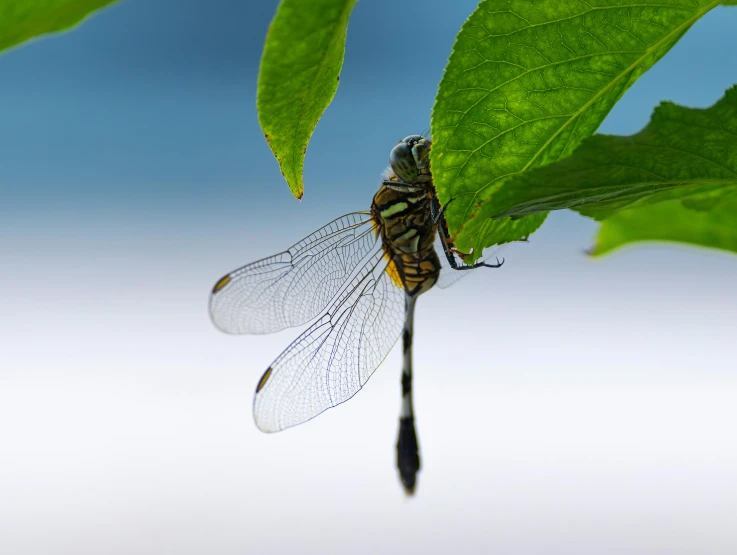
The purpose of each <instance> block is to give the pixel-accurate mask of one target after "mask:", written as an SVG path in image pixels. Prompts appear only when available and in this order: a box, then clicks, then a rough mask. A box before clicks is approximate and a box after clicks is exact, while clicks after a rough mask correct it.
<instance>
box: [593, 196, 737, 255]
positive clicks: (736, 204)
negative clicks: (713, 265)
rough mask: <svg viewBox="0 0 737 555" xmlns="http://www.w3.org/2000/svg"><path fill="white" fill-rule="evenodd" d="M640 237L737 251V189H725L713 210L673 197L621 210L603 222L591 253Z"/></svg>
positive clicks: (695, 199) (642, 239)
mask: <svg viewBox="0 0 737 555" xmlns="http://www.w3.org/2000/svg"><path fill="white" fill-rule="evenodd" d="M705 198H708V197H700V196H696V197H693V199H692V200H693V201H694V202H697V201H699V200H703V199H705ZM637 241H668V242H680V243H688V244H692V245H698V246H701V247H709V248H714V249H722V250H726V251H731V252H734V253H737V193H735V192H732V194H727V192H726V191H725V194H724V196H723V198H721V199H719V202H718V203H717V204H716V205H715V206H714V207H713V208H711V209H709V210H698V209H696V208H694V205H693V204H692V203H690V202H688V201H680V200H669V201H665V202H660V203H657V204H654V205H652V206H647V207H640V208H632V209H629V210H623V211H622V212H618V213H617V214H614V215H613V216H612V217H610V218H607V219H606V220H604V221H603V222H602V224H601V228H600V229H599V233H598V235H597V238H596V244H595V246H594V248H593V249H592V250H591V254H593V255H594V256H598V255H602V254H606V253H609V252H611V251H612V250H614V249H616V248H618V247H621V246H623V245H627V244H629V243H634V242H637Z"/></svg>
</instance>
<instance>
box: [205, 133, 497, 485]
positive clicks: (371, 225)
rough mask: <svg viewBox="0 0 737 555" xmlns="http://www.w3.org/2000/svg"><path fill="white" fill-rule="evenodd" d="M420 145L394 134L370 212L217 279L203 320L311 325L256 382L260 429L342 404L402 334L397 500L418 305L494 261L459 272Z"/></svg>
mask: <svg viewBox="0 0 737 555" xmlns="http://www.w3.org/2000/svg"><path fill="white" fill-rule="evenodd" d="M431 147H432V142H431V141H430V139H429V138H427V137H424V136H422V135H410V136H408V137H405V138H404V139H403V140H401V141H400V142H399V143H398V144H397V145H396V146H395V147H394V148H393V149H392V150H391V153H390V156H389V162H390V166H389V168H387V170H385V172H384V174H383V176H382V177H383V179H382V181H381V185H380V187H379V190H378V191H377V193H376V194H375V195H374V198H373V202H372V203H371V209H370V210H368V211H363V212H353V213H350V214H346V215H344V216H341V217H339V218H337V219H335V220H333V221H332V222H330V223H329V224H327V225H326V226H324V227H322V228H320V229H318V230H317V231H315V232H314V233H312V234H310V235H308V236H307V237H305V238H303V239H302V240H300V241H298V242H297V243H295V244H294V245H292V246H291V247H289V248H288V249H287V250H285V251H283V252H280V253H278V254H275V255H273V256H269V257H267V258H262V259H261V260H257V261H255V262H252V263H250V264H247V265H246V266H243V267H241V268H239V269H237V270H234V271H232V272H230V273H228V274H226V275H225V276H223V277H222V278H220V279H219V280H218V281H217V282H216V283H215V286H214V287H213V288H212V291H211V294H210V300H209V312H210V317H211V319H212V322H213V323H214V325H215V326H216V327H217V328H219V329H220V330H222V331H224V332H226V333H231V334H263V333H271V332H275V331H278V330H282V329H284V328H288V327H292V326H299V325H302V324H305V323H307V322H310V321H313V320H314V322H312V324H311V325H310V326H309V327H308V328H307V329H306V330H305V331H304V332H303V333H302V334H301V335H300V336H299V337H297V339H295V340H294V341H293V342H292V343H291V344H290V345H289V346H288V347H287V348H286V349H285V350H284V352H282V353H281V354H280V355H279V356H278V357H277V358H276V360H274V362H272V363H271V365H270V366H269V367H268V368H267V369H266V371H265V372H264V373H263V375H262V376H261V379H260V380H259V381H258V384H257V386H256V393H255V396H254V401H253V414H254V419H255V422H256V425H257V426H258V428H259V429H260V430H262V431H264V432H277V431H280V430H284V429H285V428H290V427H292V426H296V425H298V424H302V423H303V422H306V421H308V420H310V419H312V418H314V417H315V416H317V415H319V414H320V413H322V412H324V411H325V410H327V409H329V408H332V407H335V406H336V405H339V404H341V403H344V402H345V401H347V400H349V399H350V398H351V397H353V396H354V395H355V394H356V393H358V391H360V390H361V388H362V387H363V386H364V385H365V384H366V382H367V381H368V379H369V378H370V377H371V375H372V374H373V372H374V370H376V368H377V367H378V366H379V365H380V364H381V363H382V361H383V360H384V358H385V357H386V356H387V355H388V354H389V351H390V350H391V349H392V347H393V346H394V344H395V343H396V342H397V341H398V339H399V337H400V336H401V337H402V353H403V361H402V379H401V386H402V402H401V410H400V418H399V434H398V440H397V445H396V455H397V458H396V463H397V469H398V471H399V477H400V481H401V483H402V485H403V487H404V490H405V492H406V493H407V495H412V494H413V493H414V491H415V487H416V484H417V475H418V473H419V470H420V454H419V453H420V452H419V443H418V440H417V433H416V429H415V415H414V408H413V403H412V340H413V322H414V312H415V304H416V301H417V298H418V297H419V296H420V295H421V294H423V293H425V292H427V291H429V290H430V289H431V288H433V287H434V286H435V285H437V286H438V287H447V286H448V285H450V284H451V283H453V282H454V281H456V279H457V277H460V276H461V275H465V274H463V271H466V270H473V269H475V268H479V267H490V268H498V267H500V266H501V265H502V264H503V263H504V260H502V261H501V262H500V261H499V260H498V259H496V263H494V264H489V263H487V262H485V261H481V262H476V263H474V264H466V263H465V262H464V261H463V257H464V255H463V253H460V252H458V251H457V250H456V249H455V245H454V244H453V241H452V240H451V237H450V235H449V233H448V225H447V222H446V220H445V216H444V208H445V207H443V206H441V204H440V202H439V201H438V197H437V194H436V191H435V187H434V185H433V180H432V174H431V172H430V149H431ZM447 205H448V204H446V205H445V206H447ZM453 275H455V276H457V277H453Z"/></svg>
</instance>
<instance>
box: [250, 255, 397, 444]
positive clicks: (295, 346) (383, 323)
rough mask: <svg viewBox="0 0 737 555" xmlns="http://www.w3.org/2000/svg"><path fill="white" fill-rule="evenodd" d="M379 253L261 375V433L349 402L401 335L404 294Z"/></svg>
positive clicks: (256, 414)
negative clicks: (323, 312) (321, 314)
mask: <svg viewBox="0 0 737 555" xmlns="http://www.w3.org/2000/svg"><path fill="white" fill-rule="evenodd" d="M388 264H389V263H388V260H387V258H386V257H385V256H384V253H383V251H381V250H380V251H378V252H376V253H374V254H373V256H371V257H370V258H369V259H368V261H367V263H366V265H365V266H363V267H362V268H361V270H360V271H359V272H358V273H357V275H356V276H355V278H354V279H353V280H352V281H351V283H350V286H349V287H347V288H346V289H345V290H344V291H343V292H342V293H341V294H340V296H339V297H338V298H336V300H335V302H334V303H333V304H332V305H331V306H330V308H329V309H328V310H327V312H326V313H325V314H324V315H323V316H322V317H321V318H320V319H319V320H317V321H316V322H315V323H314V324H312V326H310V328H309V329H307V330H306V331H305V332H304V333H303V334H302V335H300V336H299V337H298V338H297V339H296V340H295V341H294V342H293V343H292V344H291V345H290V346H289V347H287V349H286V350H285V351H284V352H283V353H282V354H281V355H279V357H278V358H277V359H276V360H275V361H274V362H273V364H272V365H271V366H270V367H269V368H268V370H266V372H265V373H264V375H263V377H262V378H261V381H260V382H259V384H258V387H257V389H256V396H255V398H254V407H253V412H254V418H255V420H256V425H257V426H258V427H259V428H260V429H261V430H263V431H265V432H276V431H279V430H283V429H284V428H289V427H291V426H295V425H297V424H301V423H302V422H305V421H306V420H309V419H311V418H314V417H315V416H317V415H318V414H320V413H321V412H323V411H325V410H327V409H329V408H331V407H334V406H336V405H339V404H340V403H343V402H345V401H347V400H348V399H350V398H351V397H353V396H354V395H355V394H356V393H357V392H358V391H359V390H360V389H361V388H362V387H363V385H364V384H365V383H366V381H367V380H368V379H369V377H370V376H371V374H372V373H373V372H374V370H375V369H376V368H377V367H378V366H379V364H381V362H382V361H383V360H384V358H385V357H386V355H387V354H388V353H389V351H390V350H391V348H392V346H393V345H394V343H396V341H397V339H398V338H399V336H400V335H401V333H402V327H403V325H404V289H403V288H402V287H401V283H400V284H398V282H397V279H398V276H397V273H396V272H395V271H392V270H393V266H390V267H389V268H387V266H388Z"/></svg>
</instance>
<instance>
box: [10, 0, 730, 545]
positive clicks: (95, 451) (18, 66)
mask: <svg viewBox="0 0 737 555" xmlns="http://www.w3.org/2000/svg"><path fill="white" fill-rule="evenodd" d="M245 4H258V6H257V7H255V6H247V5H245ZM275 6H276V2H275V1H268V2H258V3H256V2H253V3H242V2H237V1H235V0H219V1H216V2H215V1H211V2H200V1H195V0H187V1H182V0H177V1H175V0H166V1H164V0H161V1H159V2H156V3H147V2H144V1H143V0H128V1H126V2H124V3H122V4H121V5H119V6H116V7H114V8H112V9H109V10H107V11H105V12H104V13H102V14H100V15H99V16H97V17H95V18H94V19H93V20H92V21H89V22H88V23H87V24H85V25H84V26H83V27H82V28H80V29H79V30H77V31H75V32H74V33H71V34H68V35H64V36H59V37H55V38H51V39H46V40H42V41H38V42H35V43H33V44H30V45H27V46H24V47H22V48H19V49H16V50H14V51H12V52H10V53H7V54H5V55H3V56H2V57H0V72H2V75H3V86H2V93H0V99H2V101H1V102H0V113H1V114H2V117H1V118H0V121H2V132H0V153H2V154H1V156H2V163H1V164H0V261H1V262H0V307H1V308H2V310H1V311H0V334H2V335H1V337H2V340H1V342H0V446H1V447H0V449H2V451H1V452H0V552H2V553H7V554H13V555H16V554H18V555H20V554H23V555H25V554H62V553H74V554H75V555H83V554H99V553H106V554H130V553H136V554H139V553H140V554H149V553H150V554H161V553H177V554H202V553H218V554H223V555H225V554H236V553H238V554H241V553H346V552H350V553H450V552H463V553H501V554H505V555H522V554H525V555H527V554H546V555H549V554H561V555H563V554H566V555H573V554H582V555H583V554H586V555H589V554H592V553H596V554H597V555H609V554H611V555H620V554H623V553H627V554H628V555H639V554H648V555H651V554H668V555H680V554H694V555H696V554H698V555H702V554H707V553H708V554H715V555H716V554H725V555H726V554H733V553H735V552H737V527H736V526H735V522H736V521H737V446H736V445H735V439H734V433H735V422H737V404H735V394H736V393H737V364H736V363H735V345H734V337H735V325H734V316H735V313H737V291H736V290H735V286H734V284H735V273H736V272H737V258H736V257H734V256H730V255H724V254H719V253H716V252H710V251H702V250H696V249H688V248H676V247H673V246H670V247H668V246H663V245H660V246H653V245H650V246H643V247H640V248H638V249H630V250H625V251H622V252H620V253H617V254H615V255H613V256H610V257H608V258H605V259H603V260H599V261H592V260H590V259H587V258H586V256H584V254H583V249H584V248H586V247H587V246H589V245H590V244H591V241H592V239H593V236H594V232H595V225H594V224H593V223H592V222H590V221H588V220H586V219H584V218H581V217H579V216H577V215H575V214H573V213H564V214H555V215H553V216H551V217H550V219H549V221H548V223H547V224H546V225H545V226H544V227H543V229H542V230H541V231H540V232H539V233H537V234H536V235H534V236H533V237H532V240H531V242H530V243H529V244H519V245H513V246H510V247H507V248H506V249H505V250H504V252H503V255H504V256H505V257H506V259H507V263H506V264H505V266H504V268H503V269H502V270H498V271H492V270H490V271H488V272H475V273H474V275H472V276H469V277H467V278H466V279H464V280H462V281H461V282H459V283H458V284H456V285H455V286H454V287H453V288H451V289H448V290H446V291H433V292H431V293H430V294H428V295H426V296H423V298H422V300H421V302H420V304H419V307H418V313H417V322H416V345H415V347H416V353H415V364H416V371H415V372H416V382H415V395H416V410H417V414H418V416H417V424H418V430H419V434H420V442H421V449H422V456H423V469H422V472H421V474H420V481H419V488H418V493H417V495H416V497H415V498H414V499H409V500H408V499H405V498H404V496H403V494H402V492H401V488H400V486H399V483H398V480H397V477H396V471H395V469H394V443H395V440H396V432H397V424H398V410H399V400H400V399H399V368H400V360H399V352H398V350H395V351H393V352H392V354H391V355H390V356H389V357H388V358H387V360H386V361H385V363H384V364H383V365H382V366H381V367H380V368H379V370H378V371H377V372H376V374H375V375H374V377H373V378H372V379H371V381H370V382H369V384H368V385H367V386H366V387H365V389H364V391H363V392H362V393H361V394H360V395H358V396H357V397H355V398H354V399H353V400H352V401H351V402H350V403H347V404H345V405H343V406H341V407H339V408H337V409H334V410H331V411H328V412H327V413H325V414H324V415H322V416H320V417H319V418H318V419H316V420H315V421H313V422H310V423H309V424H307V425H305V426H301V427H297V428H295V429H292V430H289V431H286V432H284V433H281V434H275V435H265V434H261V433H260V432H258V431H257V429H256V428H255V426H254V425H253V422H252V417H251V396H252V393H253V390H254V387H255V384H256V381H257V380H258V378H259V377H260V375H261V373H262V372H263V370H264V369H265V368H266V367H267V366H268V364H269V363H270V362H271V361H272V360H273V359H274V358H275V357H276V356H277V355H278V354H279V352H280V351H281V350H282V349H283V348H284V347H285V346H286V345H287V344H288V343H289V342H290V341H291V339H292V338H294V337H295V336H296V334H297V333H298V332H299V330H288V331H284V332H281V333H278V334H274V335H270V336H261V337H246V336H244V337H231V336H226V335H224V334H221V333H219V332H217V331H216V330H215V329H214V328H213V327H212V325H211V324H210V322H209V320H208V318H207V313H206V300H207V294H208V292H209V290H210V288H211V286H212V284H213V283H214V281H215V280H216V279H217V278H218V277H220V276H221V275H222V274H223V273H225V272H226V271H228V270H231V269H233V268H235V267H237V266H239V265H241V264H243V263H245V262H248V261H250V260H253V259H255V258H258V257H261V256H265V255H268V254H271V253H272V252H275V251H278V250H281V249H283V248H285V247H286V246H288V245H289V244H291V243H293V242H295V241H296V240H297V239H299V238H300V237H301V236H303V235H305V234H307V233H309V232H311V231H312V230H313V229H315V228H317V227H319V226H320V225H322V224H323V223H325V222H326V221H328V220H330V219H332V218H334V217H335V216H338V215H340V214H342V213H344V212H348V211H353V210H361V209H365V208H366V207H367V206H368V203H369V202H370V198H371V196H372V194H373V192H374V190H375V188H376V186H377V183H378V174H379V173H380V172H381V170H382V169H383V168H384V167H385V166H386V164H387V154H388V151H389V149H390V147H391V145H393V144H394V142H395V141H396V140H397V139H399V138H401V137H402V136H404V135H407V134H410V133H417V132H420V131H422V130H423V128H426V127H427V126H428V125H429V113H430V109H431V106H432V101H433V96H434V92H435V90H436V86H437V82H438V81H439V79H440V76H441V74H442V69H443V66H444V63H445V59H446V57H447V55H448V53H449V52H450V47H451V45H452V41H453V37H454V35H455V33H456V32H457V30H458V28H459V27H460V25H461V24H462V22H463V20H464V19H465V17H466V16H467V15H468V14H469V13H470V12H471V10H472V9H473V6H474V2H472V1H470V0H464V1H462V2H457V3H453V5H452V6H450V3H447V2H441V1H440V0H434V1H431V2H425V3H424V4H423V10H424V11H423V12H422V13H418V12H417V5H416V4H412V3H399V2H393V1H392V0H375V1H368V0H364V1H362V2H359V4H358V7H357V8H356V11H355V15H354V18H353V20H352V22H351V28H350V32H349V40H348V45H347V47H348V50H347V56H346V65H345V67H344V72H343V75H342V77H341V85H340V89H339V91H338V95H337V97H336V99H335V101H334V103H333V105H332V106H331V107H330V109H329V110H328V111H327V113H326V115H325V117H324V119H323V121H322V122H321V123H320V124H319V125H318V129H317V132H316V133H315V136H314V140H313V142H312V143H311V145H310V148H309V150H308V156H307V162H306V194H305V198H304V200H303V201H302V202H301V203H299V202H296V201H295V200H294V199H293V198H291V197H290V194H289V193H288V191H287V187H286V185H285V184H284V183H283V180H282V178H281V175H280V174H279V171H278V168H277V165H276V163H275V162H274V160H273V157H272V156H271V154H270V152H269V150H268V148H267V146H266V144H265V142H264V141H263V138H262V136H261V132H260V130H259V127H258V124H257V119H256V113H255V108H254V104H255V79H256V71H257V65H258V59H259V56H260V46H261V44H262V41H263V36H264V34H265V31H266V26H267V25H268V22H269V20H270V18H271V16H272V15H273V11H274V9H275ZM735 28H737V9H734V8H732V9H731V10H729V9H719V10H716V11H715V12H713V13H711V14H709V16H708V17H706V18H705V19H704V20H703V21H702V22H700V23H699V24H698V25H697V26H696V27H695V28H694V29H693V30H692V31H691V32H690V33H689V34H688V35H687V36H686V37H685V38H684V39H683V40H682V41H681V43H680V44H679V45H678V46H677V47H676V48H675V49H674V50H673V51H672V52H671V53H670V54H669V55H668V57H667V58H666V59H665V60H663V61H662V62H661V63H660V64H659V65H658V66H657V67H656V68H655V69H654V70H653V71H651V72H650V73H648V74H647V75H646V76H645V77H643V78H642V79H641V80H640V81H639V82H638V83H637V84H636V86H635V87H633V89H632V90H631V91H630V92H629V93H627V95H626V97H625V98H624V99H623V101H622V102H621V103H620V105H618V106H617V108H615V110H614V111H613V112H612V114H611V116H610V118H609V119H608V120H607V121H606V123H605V124H604V127H603V129H604V130H605V131H608V132H618V133H632V132H634V131H636V130H638V129H639V128H641V127H642V126H643V125H644V124H645V123H646V122H647V120H648V118H649V114H650V112H651V110H652V108H653V107H654V106H655V105H656V104H657V102H658V101H660V100H662V99H665V98H672V99H674V100H676V101H678V102H681V103H685V104H689V105H695V106H706V105H709V104H711V103H713V102H714V101H715V100H717V99H718V98H719V97H720V96H721V94H722V92H723V91H724V89H726V88H727V87H728V86H729V85H731V84H732V83H733V82H735V81H737V63H736V62H735V61H734V56H732V55H731V54H729V53H733V52H737V33H735V32H734V29H735Z"/></svg>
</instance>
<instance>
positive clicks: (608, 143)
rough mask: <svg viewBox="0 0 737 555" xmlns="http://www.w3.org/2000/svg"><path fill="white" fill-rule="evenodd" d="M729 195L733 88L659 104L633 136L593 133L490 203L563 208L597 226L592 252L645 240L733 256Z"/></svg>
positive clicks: (736, 223) (735, 148)
mask: <svg viewBox="0 0 737 555" xmlns="http://www.w3.org/2000/svg"><path fill="white" fill-rule="evenodd" d="M736 194H737V86H735V87H732V88H731V89H729V90H728V91H727V92H726V94H725V95H724V97H723V98H722V99H721V100H719V102H717V103H716V104H714V105H713V106H711V107H709V108H705V109H704V108H686V107H683V106H678V105H676V104H673V103H671V102H664V103H662V104H661V105H660V106H658V107H657V108H656V109H655V111H654V113H653V116H652V119H651V120H650V123H649V124H648V125H647V127H645V128H644V129H643V130H642V131H640V132H639V133H636V134H635V135H632V136H628V137H620V136H613V135H594V136H593V137H590V138H589V139H587V140H585V141H584V142H583V144H582V145H581V146H580V147H579V148H578V149H577V150H576V151H575V152H574V153H573V155H571V156H570V157H568V158H566V159H564V160H561V161H560V162H557V163H555V164H551V165H549V166H544V167H541V168H535V169H534V170H531V171H528V172H524V173H523V174H520V175H518V176H515V177H514V178H512V179H510V180H508V181H507V182H505V183H504V184H503V185H502V187H501V188H500V189H499V190H498V191H497V192H496V193H495V195H494V199H493V204H494V206H495V207H496V209H497V210H498V212H497V214H496V215H497V216H500V217H503V216H508V215H513V216H522V215H528V214H534V213H536V212H546V211H548V210H559V209H563V208H572V209H574V210H576V211H578V212H580V213H581V214H583V215H585V216H589V217H592V218H594V219H597V220H604V223H603V225H602V228H601V230H600V232H599V237H598V241H597V246H596V248H595V249H594V250H593V252H594V254H601V253H604V252H608V251H610V250H612V249H613V248H615V247H616V246H618V245H620V244H624V243H631V242H633V241H645V240H667V241H684V242H688V243H693V244H698V245H702V246H708V247H714V248H722V249H727V250H734V245H735V242H734V237H735V234H737V209H736V208H737V205H736V204H735V195H736ZM730 215H731V216H730Z"/></svg>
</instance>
